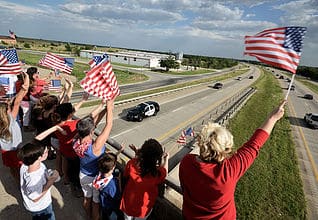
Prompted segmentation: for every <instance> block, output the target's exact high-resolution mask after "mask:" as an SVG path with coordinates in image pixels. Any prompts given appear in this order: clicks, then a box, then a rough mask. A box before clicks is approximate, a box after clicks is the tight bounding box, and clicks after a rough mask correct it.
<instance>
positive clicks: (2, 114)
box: [0, 102, 12, 141]
mask: <svg viewBox="0 0 318 220" xmlns="http://www.w3.org/2000/svg"><path fill="white" fill-rule="evenodd" d="M9 111H10V110H9V104H8V103H6V102H0V118H1V120H0V138H3V139H5V140H6V141H10V140H11V138H12V135H11V133H10V130H9V125H10V119H9V117H8V114H9Z"/></svg>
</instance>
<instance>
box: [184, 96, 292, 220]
mask: <svg viewBox="0 0 318 220" xmlns="http://www.w3.org/2000/svg"><path fill="white" fill-rule="evenodd" d="M285 103H286V101H283V102H282V103H281V104H280V105H279V106H278V108H277V109H275V110H274V111H273V112H272V113H271V114H270V115H269V117H268V118H267V119H266V120H265V122H264V123H263V125H261V126H260V128H258V129H257V130H256V131H255V132H254V134H253V136H252V137H251V138H250V140H249V141H248V142H246V143H245V144H244V145H243V146H242V147H241V148H239V149H238V150H237V152H235V153H232V147H233V136H232V134H231V133H230V132H229V131H228V130H227V129H226V128H224V127H221V126H220V125H219V124H215V123H213V124H212V123H210V124H207V125H205V126H204V127H203V128H202V130H201V132H200V134H199V135H198V146H199V148H200V155H195V154H188V155H186V156H185V157H184V158H183V159H182V161H181V163H180V168H179V179H180V184H181V188H182V191H183V206H182V214H183V217H184V219H191V220H194V219H226V220H228V219H236V208H235V202H234V192H235V188H236V184H237V182H238V180H239V179H240V178H241V177H242V176H243V175H244V173H245V172H246V171H247V169H248V168H249V167H250V166H251V165H252V163H253V162H254V160H255V158H256V157H257V155H258V153H259V150H260V148H261V147H262V146H263V145H264V143H265V142H266V140H267V139H268V137H269V135H270V133H271V131H272V129H273V127H274V125H275V123H276V122H277V121H278V120H279V119H281V118H282V117H283V115H284V105H285Z"/></svg>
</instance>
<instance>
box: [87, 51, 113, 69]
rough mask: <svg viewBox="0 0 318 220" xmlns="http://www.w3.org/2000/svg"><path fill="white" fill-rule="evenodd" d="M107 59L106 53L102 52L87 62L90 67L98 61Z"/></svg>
mask: <svg viewBox="0 0 318 220" xmlns="http://www.w3.org/2000/svg"><path fill="white" fill-rule="evenodd" d="M107 60H108V55H107V53H104V54H103V55H101V56H93V59H91V60H90V61H89V62H88V64H89V66H90V67H91V68H93V67H94V66H96V65H98V64H99V63H102V62H105V61H107Z"/></svg>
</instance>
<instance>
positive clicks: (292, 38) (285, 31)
mask: <svg viewBox="0 0 318 220" xmlns="http://www.w3.org/2000/svg"><path fill="white" fill-rule="evenodd" d="M305 33H306V28H305V27H281V28H274V29H268V30H264V31H262V32H260V33H258V34H256V35H254V36H245V51H244V54H246V55H250V56H254V57H256V58H257V59H258V60H259V61H261V62H263V63H266V64H269V65H272V66H277V67H279V68H282V69H285V70H288V71H290V72H292V73H296V69H297V66H298V65H299V61H300V56H301V49H302V45H303V38H304V35H305Z"/></svg>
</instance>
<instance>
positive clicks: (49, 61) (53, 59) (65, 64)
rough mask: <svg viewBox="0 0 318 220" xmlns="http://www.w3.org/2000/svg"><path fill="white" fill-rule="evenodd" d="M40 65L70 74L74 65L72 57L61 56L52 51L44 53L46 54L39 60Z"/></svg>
mask: <svg viewBox="0 0 318 220" xmlns="http://www.w3.org/2000/svg"><path fill="white" fill-rule="evenodd" d="M39 65H40V66H45V67H48V68H51V69H54V70H60V71H61V72H64V73H67V74H71V73H72V70H73V65H74V58H63V57H60V56H58V55H56V54H53V53H49V52H48V53H46V55H45V56H44V57H43V58H42V59H41V60H40V61H39Z"/></svg>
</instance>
